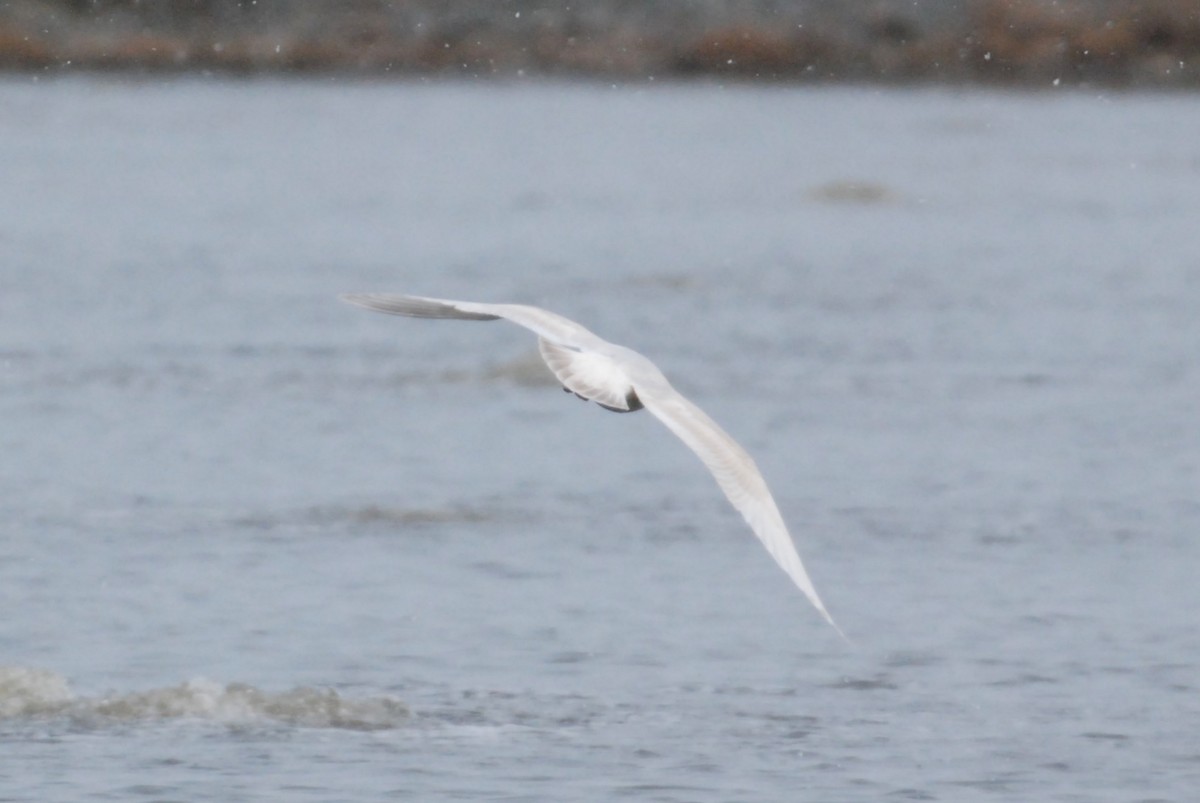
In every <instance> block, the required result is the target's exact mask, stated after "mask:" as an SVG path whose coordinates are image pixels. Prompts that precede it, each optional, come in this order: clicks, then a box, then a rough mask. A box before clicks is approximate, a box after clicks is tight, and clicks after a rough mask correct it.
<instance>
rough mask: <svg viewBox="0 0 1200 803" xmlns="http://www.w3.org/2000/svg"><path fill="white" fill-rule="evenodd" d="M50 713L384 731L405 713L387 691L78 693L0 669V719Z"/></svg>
mask: <svg viewBox="0 0 1200 803" xmlns="http://www.w3.org/2000/svg"><path fill="white" fill-rule="evenodd" d="M56 717H62V718H66V719H69V720H70V721H71V722H73V723H75V724H77V725H83V726H86V727H97V728H102V727H105V726H107V725H112V724H128V723H138V722H159V721H163V720H188V719H190V720H197V721H208V722H217V723H221V724H225V725H231V726H246V725H269V724H283V725H292V726H295V727H302V728H344V729H349V730H383V729H387V728H395V727H398V726H400V725H402V724H404V723H405V722H406V721H407V720H408V718H409V711H408V707H407V706H405V705H404V703H402V702H400V701H399V700H397V699H395V698H393V697H388V696H380V697H366V698H358V699H350V698H346V697H343V696H342V695H340V694H338V692H336V691H334V690H333V689H319V688H314V687H310V686H301V687H298V688H294V689H291V690H289V691H284V692H269V691H264V690H262V689H258V688H256V687H254V686H251V685H248V684H245V683H219V682H216V681H213V680H208V679H204V678H198V679H194V680H189V681H187V682H185V683H181V684H179V685H178V686H168V687H163V688H155V689H149V690H147V691H134V692H112V693H109V694H105V695H102V696H99V697H85V696H76V695H75V694H73V693H72V692H71V689H70V685H69V684H68V683H67V680H66V678H64V677H63V676H62V675H59V674H57V673H55V672H52V671H50V670H47V669H38V668H28V667H0V720H20V719H33V718H43V719H44V718H56Z"/></svg>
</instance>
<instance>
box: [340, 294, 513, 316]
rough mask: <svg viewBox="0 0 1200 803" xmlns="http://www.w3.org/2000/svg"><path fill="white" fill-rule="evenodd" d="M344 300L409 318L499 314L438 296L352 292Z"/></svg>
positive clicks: (343, 297)
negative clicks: (471, 307) (464, 306)
mask: <svg viewBox="0 0 1200 803" xmlns="http://www.w3.org/2000/svg"><path fill="white" fill-rule="evenodd" d="M342 300H343V301H346V302H348V303H350V304H355V305H357V306H360V307H364V308H366V309H369V310H374V311H375V312H386V313H387V314H389V315H404V316H407V317H409V318H454V319H457V320H463V321H494V320H496V319H497V318H499V317H500V316H499V315H495V314H491V313H487V312H478V311H476V312H471V311H469V310H465V309H463V308H462V306H461V304H462V302H458V301H443V300H441V299H437V298H420V297H419V296H402V295H394V294H388V293H352V294H348V295H344V296H342Z"/></svg>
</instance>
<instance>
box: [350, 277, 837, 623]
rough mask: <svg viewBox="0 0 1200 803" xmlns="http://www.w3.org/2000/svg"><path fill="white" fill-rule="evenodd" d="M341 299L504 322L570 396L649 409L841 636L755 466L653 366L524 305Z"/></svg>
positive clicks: (611, 406) (620, 408)
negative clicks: (525, 338)
mask: <svg viewBox="0 0 1200 803" xmlns="http://www.w3.org/2000/svg"><path fill="white" fill-rule="evenodd" d="M342 300H343V301H347V302H349V303H351V304H355V305H357V306H360V307H365V308H366V309H370V310H375V311H376V312H386V313H389V314H391V315H405V316H408V317H411V318H453V319H457V320H467V321H494V320H497V319H500V318H503V319H505V320H508V321H512V322H513V323H515V324H518V325H519V326H523V327H525V328H526V329H529V330H531V331H532V332H533V333H534V334H536V335H537V336H538V350H539V351H540V352H541V354H542V359H544V360H545V361H546V365H547V366H549V368H550V370H551V371H552V372H553V373H554V376H555V377H557V378H558V381H559V382H561V383H562V385H563V388H564V389H565V390H568V391H570V392H572V393H574V394H575V395H577V396H579V397H580V398H582V399H588V400H590V401H594V402H596V403H597V404H599V405H600V406H602V407H604V408H605V409H608V410H612V411H614V412H618V413H629V412H633V411H635V410H641V409H643V408H645V409H647V410H649V411H650V413H651V415H653V416H654V417H655V418H657V419H658V420H659V421H661V422H662V423H663V424H665V425H666V427H667V428H668V429H669V430H671V431H672V432H674V433H675V434H676V435H677V436H678V437H679V439H680V440H682V441H683V442H684V443H685V444H687V445H688V447H689V448H690V449H691V450H692V451H693V452H695V453H696V454H697V455H698V456H699V457H700V459H701V460H702V461H703V462H704V465H706V466H707V467H708V470H709V471H711V472H712V474H713V476H714V477H715V478H716V480H717V484H718V485H720V486H721V490H722V491H724V492H725V496H726V497H728V499H729V501H730V503H732V504H733V506H734V507H735V508H737V510H738V512H740V513H741V514H742V516H743V517H744V518H745V519H746V522H747V523H748V524H749V525H750V529H751V530H753V531H754V534H755V535H756V536H758V539H759V540H760V541H762V543H763V546H765V547H766V548H767V552H769V553H771V557H773V558H774V559H775V562H776V563H778V564H779V566H780V568H782V569H783V570H784V571H785V572H786V573H787V575H788V577H790V578H792V582H794V583H795V584H796V585H797V586H798V587H799V589H800V590H801V591H803V592H804V595H805V596H806V597H808V600H809V601H810V602H811V603H812V604H813V605H814V606H816V609H817V610H818V611H820V612H821V615H822V616H823V617H825V621H827V622H829V624H831V625H833V627H834V629H835V630H837V631H838V633H839V634H841V632H842V631H841V629H840V628H838V626H837V624H836V623H835V622H834V621H833V617H831V616H830V615H829V612H828V611H827V610H825V605H824V604H823V603H822V602H821V598H820V597H819V596H817V591H816V589H815V588H814V587H813V584H812V580H810V579H809V577H808V572H806V571H805V570H804V564H803V563H801V562H800V555H799V554H798V553H797V552H796V546H795V544H793V543H792V539H791V536H790V535H789V534H788V530H787V525H785V524H784V523H783V516H781V515H780V513H779V508H778V507H777V506H776V504H775V499H774V498H773V497H772V496H771V491H770V489H768V488H767V483H766V481H765V480H764V479H763V477H762V474H761V473H759V470H758V467H757V466H756V465H755V464H754V460H752V459H751V458H750V455H748V454H746V450H745V449H743V448H742V447H741V446H739V445H738V443H737V442H736V441H735V440H734V439H733V438H731V437H730V436H729V435H728V433H726V432H725V430H723V429H721V427H719V426H718V425H717V423H716V422H715V421H713V420H712V419H711V418H709V417H708V416H707V415H706V414H705V413H704V411H703V410H701V409H700V408H699V407H697V406H696V405H694V404H692V403H691V402H690V401H688V400H687V399H686V398H684V397H683V396H682V395H680V393H679V391H677V390H675V388H673V387H672V386H671V383H670V382H668V381H667V378H666V377H665V376H663V374H662V371H660V370H658V367H657V366H656V365H655V364H654V363H652V362H650V360H648V359H646V358H645V357H643V356H642V355H641V354H638V353H637V352H636V351H634V350H632V349H628V348H625V347H624V346H618V345H616V344H614V343H609V342H608V341H607V340H604V339H602V338H600V337H599V336H597V335H595V334H593V333H592V332H590V331H588V330H587V329H585V328H584V327H582V326H580V325H579V324H577V323H575V322H574V321H572V320H569V319H567V318H564V317H563V316H561V315H556V314H555V313H553V312H549V311H548V310H544V309H541V308H539V307H531V306H527V305H524V304H479V303H475V302H471V301H449V300H446V299H438V298H422V297H420V296H406V295H396V294H389V293H369V294H351V295H344V296H342ZM843 638H844V636H843Z"/></svg>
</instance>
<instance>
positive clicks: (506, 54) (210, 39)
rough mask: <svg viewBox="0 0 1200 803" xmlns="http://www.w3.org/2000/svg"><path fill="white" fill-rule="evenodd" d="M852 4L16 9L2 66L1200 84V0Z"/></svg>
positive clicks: (183, 1)
mask: <svg viewBox="0 0 1200 803" xmlns="http://www.w3.org/2000/svg"><path fill="white" fill-rule="evenodd" d="M846 6H848V7H849V9H850V10H849V11H846V10H843V11H841V12H839V13H837V14H833V13H831V12H830V11H829V7H828V6H826V5H822V4H820V3H810V4H804V3H798V4H795V5H794V6H788V7H786V10H782V9H784V8H785V7H784V6H782V5H780V4H776V3H769V2H764V3H747V4H746V5H745V6H744V8H742V9H741V10H739V11H737V12H736V13H733V12H730V11H729V10H728V5H727V4H705V3H692V4H691V5H688V4H680V3H668V2H663V3H647V4H645V8H644V9H642V10H640V11H637V12H633V11H630V9H629V6H628V4H621V3H619V2H617V0H611V1H610V2H596V3H594V4H592V5H588V6H587V7H586V8H585V9H583V10H572V7H571V6H570V5H568V4H554V3H543V4H540V5H539V4H536V3H532V2H524V3H522V2H513V3H498V2H497V3H493V4H491V5H484V4H481V3H480V2H478V0H457V2H442V3H432V2H419V1H418V2H413V1H412V0H410V1H409V2H386V0H357V2H346V3H338V4H333V3H314V2H311V0H291V1H290V2H277V3H274V4H272V5H271V7H270V10H266V4H264V7H263V8H259V6H258V3H256V2H249V1H248V0H242V1H241V2H239V1H238V0H160V2H156V3H149V2H145V3H144V2H140V0H59V1H58V2H55V1H53V0H8V2H0V68H4V69H9V70H38V71H48V72H59V71H62V70H69V69H86V70H125V71H141V72H182V71H190V70H208V71H225V72H231V73H289V72H305V71H308V72H313V71H319V72H347V73H358V74H367V75H382V74H414V73H415V74H446V73H449V74H462V75H469V76H512V75H526V74H543V75H545V74H550V75H553V74H570V75H581V76H596V77H604V78H620V79H637V78H641V77H649V76H653V77H656V78H665V77H671V76H697V75H699V76H721V77H736V78H740V79H747V80H754V79H759V80H822V81H830V80H857V81H871V80H873V81H893V82H901V81H903V82H911V81H943V82H967V81H987V82H997V83H1011V84H1033V85H1050V84H1059V83H1094V84H1104V85H1126V86H1189V87H1190V86H1197V85H1200V0H1090V1H1089V0H964V2H962V3H958V4H953V7H954V9H955V12H954V13H949V12H943V13H932V14H931V13H925V14H924V15H917V14H916V10H915V8H914V7H913V6H911V5H910V4H904V3H898V2H884V1H882V0H863V1H862V2H847V3H846ZM722 8H723V9H724V11H720V10H719V9H722ZM514 9H516V10H515V11H514ZM522 9H525V10H524V11H522Z"/></svg>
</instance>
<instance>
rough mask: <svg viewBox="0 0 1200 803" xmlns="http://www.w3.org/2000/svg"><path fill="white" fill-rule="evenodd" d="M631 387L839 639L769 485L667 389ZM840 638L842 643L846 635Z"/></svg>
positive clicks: (700, 414) (723, 435) (734, 446)
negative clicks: (700, 463) (714, 483)
mask: <svg viewBox="0 0 1200 803" xmlns="http://www.w3.org/2000/svg"><path fill="white" fill-rule="evenodd" d="M635 387H636V389H637V391H638V398H640V399H641V401H642V404H644V405H645V407H646V409H647V410H649V411H650V412H651V413H652V414H653V415H654V417H655V418H657V419H658V420H659V421H661V422H662V423H663V424H664V425H666V427H667V428H668V429H670V430H671V431H672V432H674V433H675V434H676V435H677V436H678V437H679V439H680V440H682V441H683V442H684V443H685V444H687V445H688V447H689V448H691V450H692V451H693V452H695V453H696V455H697V456H698V457H699V458H700V460H701V461H703V463H704V465H705V466H707V467H708V470H709V471H711V472H712V474H713V477H715V478H716V480H717V484H718V485H719V486H720V487H721V490H722V491H724V492H725V496H726V497H727V498H728V499H729V501H730V503H731V504H732V505H733V506H734V507H735V508H736V509H737V510H738V512H739V513H741V514H742V516H743V518H745V519H746V523H747V524H749V525H750V529H751V530H753V531H754V534H755V535H756V536H758V540H760V541H762V543H763V546H765V547H766V548H767V552H769V553H770V554H771V557H773V558H774V559H775V562H776V563H778V564H779V566H780V568H782V569H783V570H784V571H785V572H786V573H787V575H788V577H790V578H792V582H794V583H795V584H796V585H797V587H799V589H800V590H801V591H802V592H804V596H806V597H808V600H809V602H811V603H812V604H813V605H814V606H815V607H816V609H817V610H818V611H820V612H821V615H822V616H823V617H825V621H827V622H829V624H831V625H833V628H834V629H835V630H837V631H838V633H839V634H842V630H841V628H839V627H838V626H837V624H836V623H835V622H834V621H833V617H832V616H830V615H829V611H827V610H826V609H825V604H824V603H823V602H821V598H820V597H819V596H818V595H817V590H816V588H814V587H813V583H812V580H810V579H809V577H808V572H807V571H805V569H804V564H803V563H802V562H801V561H800V555H799V554H798V553H797V552H796V545H795V544H794V543H793V542H792V537H791V535H789V534H788V529H787V525H786V524H784V522H783V516H782V515H781V514H780V513H779V507H778V506H777V505H776V504H775V499H774V497H773V496H771V491H770V489H769V488H768V487H767V482H766V480H764V479H763V476H762V474H761V473H760V472H759V470H758V466H757V465H755V463H754V460H753V459H752V458H751V457H750V455H749V454H747V453H746V450H745V449H743V448H742V447H741V446H740V445H739V444H738V443H737V441H735V440H734V439H733V438H731V437H730V436H729V434H728V433H727V432H725V430H723V429H721V427H720V426H719V425H718V424H717V422H715V421H713V420H712V419H711V418H709V417H708V415H707V414H706V413H705V412H704V411H703V410H701V409H700V408H699V407H697V406H696V405H695V404H693V403H692V402H690V401H688V400H687V399H686V398H684V397H683V396H682V395H680V393H679V392H678V391H676V390H675V389H674V388H672V387H671V386H670V385H669V384H665V383H661V384H660V383H657V382H656V383H654V386H653V387H652V388H646V387H640V386H637V385H636V384H635ZM842 637H843V638H845V634H842Z"/></svg>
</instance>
